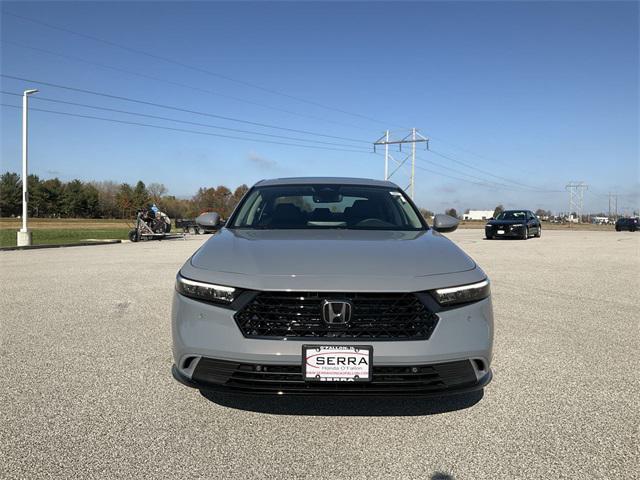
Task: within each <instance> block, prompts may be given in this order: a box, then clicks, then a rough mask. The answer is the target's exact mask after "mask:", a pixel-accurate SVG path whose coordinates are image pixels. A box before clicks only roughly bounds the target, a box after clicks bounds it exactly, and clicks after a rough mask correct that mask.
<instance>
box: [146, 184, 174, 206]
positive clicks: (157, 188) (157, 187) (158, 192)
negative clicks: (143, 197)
mask: <svg viewBox="0 0 640 480" xmlns="http://www.w3.org/2000/svg"><path fill="white" fill-rule="evenodd" d="M147 191H148V192H149V196H150V197H151V199H152V200H153V202H154V203H160V200H161V199H162V197H164V196H165V195H166V194H167V192H168V191H169V190H168V189H167V187H165V186H164V183H157V182H154V183H150V184H149V186H148V187H147Z"/></svg>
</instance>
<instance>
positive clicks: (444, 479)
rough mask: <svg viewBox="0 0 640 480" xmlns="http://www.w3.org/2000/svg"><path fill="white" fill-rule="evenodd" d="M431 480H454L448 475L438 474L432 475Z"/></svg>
mask: <svg viewBox="0 0 640 480" xmlns="http://www.w3.org/2000/svg"><path fill="white" fill-rule="evenodd" d="M430 480H453V477H452V476H451V475H449V474H448V473H442V472H436V473H434V474H433V475H431V479H430Z"/></svg>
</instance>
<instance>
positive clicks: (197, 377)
mask: <svg viewBox="0 0 640 480" xmlns="http://www.w3.org/2000/svg"><path fill="white" fill-rule="evenodd" d="M192 378H193V380H194V381H195V382H198V383H200V384H211V385H213V386H214V387H215V386H223V387H225V388H228V389H230V390H236V391H242V392H245V393H279V392H283V393H325V392H326V393H327V394H377V395H384V394H422V393H430V392H438V391H444V390H447V389H450V388H457V387H465V386H471V385H474V384H476V383H477V380H476V375H475V371H474V369H473V366H472V365H471V361H469V360H461V361H456V362H447V363H438V364H430V365H416V366H375V365H374V366H373V375H372V380H371V382H305V381H304V378H303V375H302V367H301V366H300V365H260V366H258V365H254V364H246V363H237V362H229V361H223V360H215V359H211V358H202V359H201V360H200V361H199V362H198V365H197V366H196V368H195V370H194V372H193V377H192Z"/></svg>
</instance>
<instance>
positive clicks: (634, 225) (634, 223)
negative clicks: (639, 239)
mask: <svg viewBox="0 0 640 480" xmlns="http://www.w3.org/2000/svg"><path fill="white" fill-rule="evenodd" d="M622 230H629V231H630V232H635V231H636V230H640V220H638V219H637V218H619V219H618V221H616V232H621V231H622Z"/></svg>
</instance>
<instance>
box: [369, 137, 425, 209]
mask: <svg viewBox="0 0 640 480" xmlns="http://www.w3.org/2000/svg"><path fill="white" fill-rule="evenodd" d="M422 142H424V143H426V146H427V150H428V149H429V139H428V138H427V137H425V136H423V135H421V134H420V133H418V130H416V129H415V128H412V129H411V132H410V133H409V134H408V135H406V136H405V137H402V138H397V139H393V138H391V137H390V136H389V130H387V131H386V132H385V134H384V135H383V136H382V137H380V138H379V139H378V140H376V141H375V142H373V151H374V152H375V151H376V146H378V145H384V179H385V180H389V179H390V178H391V176H392V175H393V174H394V173H396V172H397V171H398V170H399V169H400V167H402V166H403V165H404V164H405V163H406V162H407V160H409V159H411V175H410V177H409V185H408V186H407V188H406V189H409V192H410V193H409V195H410V196H411V198H412V199H413V196H414V193H415V178H416V143H422ZM406 143H410V144H411V152H410V153H409V154H408V155H406V156H405V157H404V159H402V160H397V159H395V158H393V156H392V155H391V154H389V145H398V151H399V152H402V145H404V144H406ZM390 159H391V160H393V161H394V162H396V163H397V164H398V165H397V166H396V168H395V169H394V170H393V171H392V172H391V173H389V160H390ZM406 189H405V190H406Z"/></svg>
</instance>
